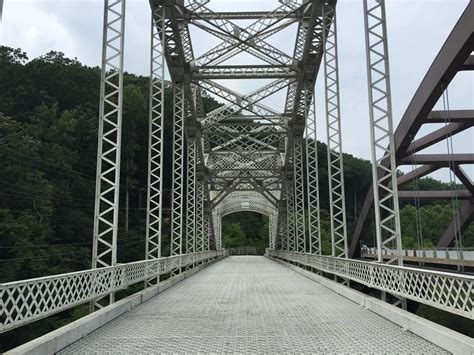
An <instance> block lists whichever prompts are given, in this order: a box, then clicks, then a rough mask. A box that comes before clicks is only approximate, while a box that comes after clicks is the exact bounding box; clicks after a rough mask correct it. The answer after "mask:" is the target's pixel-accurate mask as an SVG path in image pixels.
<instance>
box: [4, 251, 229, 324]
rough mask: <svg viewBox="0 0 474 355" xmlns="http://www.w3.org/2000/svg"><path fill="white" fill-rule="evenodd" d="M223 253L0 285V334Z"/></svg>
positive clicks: (117, 266)
mask: <svg viewBox="0 0 474 355" xmlns="http://www.w3.org/2000/svg"><path fill="white" fill-rule="evenodd" d="M225 253H226V251H225V250H218V251H208V252H204V253H196V254H185V255H177V256H171V257H165V258H160V259H153V260H143V261H136V262H132V263H127V264H120V265H116V266H110V267H104V268H98V269H91V270H85V271H77V272H71V273H67V274H60V275H53V276H46V277H40V278H36V279H29V280H22V281H14V282H8V283H4V284H0V333H3V332H5V331H7V330H10V329H13V328H16V327H19V326H21V325H24V324H27V323H31V322H33V321H36V320H38V319H41V318H45V317H47V316H50V315H52V314H55V313H58V312H61V311H64V310H66V309H69V308H72V307H74V306H77V305H80V304H83V303H86V302H88V301H91V300H93V299H96V298H98V297H100V296H104V295H107V294H109V293H112V292H117V291H119V290H123V289H125V288H127V287H128V286H130V285H133V284H135V283H137V282H140V281H145V280H147V279H149V278H152V277H155V276H158V275H163V274H167V273H169V272H170V271H171V270H173V269H176V268H180V267H185V266H188V265H191V264H194V263H198V262H201V261H204V260H207V259H214V258H219V257H223V256H225Z"/></svg>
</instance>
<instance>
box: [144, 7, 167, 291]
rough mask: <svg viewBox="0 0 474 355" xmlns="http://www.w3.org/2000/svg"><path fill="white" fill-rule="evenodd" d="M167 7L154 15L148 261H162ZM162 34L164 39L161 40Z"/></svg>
mask: <svg viewBox="0 0 474 355" xmlns="http://www.w3.org/2000/svg"><path fill="white" fill-rule="evenodd" d="M164 13H165V9H164V7H160V6H157V7H154V8H152V14H151V58H150V103H149V126H148V184H147V218H146V246H145V248H146V250H145V258H146V259H147V260H149V259H157V258H160V257H161V221H162V211H163V209H162V207H163V206H162V200H163V194H162V191H163V145H164V108H165V106H164V102H165V79H164V76H165V63H164V60H165V58H164V45H163V42H162V41H161V40H160V37H162V36H163V32H164V30H165V27H164ZM160 32H161V36H160ZM158 282H159V276H157V277H155V278H153V279H147V280H146V282H145V286H152V285H155V284H157V283H158Z"/></svg>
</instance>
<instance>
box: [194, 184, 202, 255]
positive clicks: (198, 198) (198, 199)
mask: <svg viewBox="0 0 474 355" xmlns="http://www.w3.org/2000/svg"><path fill="white" fill-rule="evenodd" d="M195 250H196V253H202V252H203V251H204V185H203V181H202V180H197V181H196V249H195Z"/></svg>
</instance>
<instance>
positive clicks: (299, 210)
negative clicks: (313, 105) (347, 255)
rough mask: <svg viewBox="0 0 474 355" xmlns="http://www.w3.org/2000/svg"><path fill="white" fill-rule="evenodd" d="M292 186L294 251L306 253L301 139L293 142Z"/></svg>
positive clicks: (298, 138) (296, 138)
mask: <svg viewBox="0 0 474 355" xmlns="http://www.w3.org/2000/svg"><path fill="white" fill-rule="evenodd" d="M293 157H294V166H295V169H294V174H295V178H294V184H295V191H294V192H295V200H294V203H295V217H294V220H295V251H297V252H299V253H304V252H305V251H306V236H305V217H304V167H303V137H302V136H298V137H295V139H294V140H293Z"/></svg>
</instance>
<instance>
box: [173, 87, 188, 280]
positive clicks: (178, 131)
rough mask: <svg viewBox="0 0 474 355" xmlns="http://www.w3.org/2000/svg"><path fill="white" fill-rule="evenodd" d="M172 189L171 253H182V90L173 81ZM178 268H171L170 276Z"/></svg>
mask: <svg viewBox="0 0 474 355" xmlns="http://www.w3.org/2000/svg"><path fill="white" fill-rule="evenodd" d="M173 89H174V90H173V91H174V97H173V100H174V101H173V103H174V115H173V130H174V132H173V191H172V201H171V242H170V246H171V255H180V254H182V251H183V250H182V242H183V190H184V186H183V180H184V179H183V178H184V177H183V175H184V169H183V167H184V113H185V111H184V90H183V84H182V83H173ZM179 272H180V270H179V269H176V270H173V272H172V273H171V274H172V276H174V275H177V274H178V273H179Z"/></svg>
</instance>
